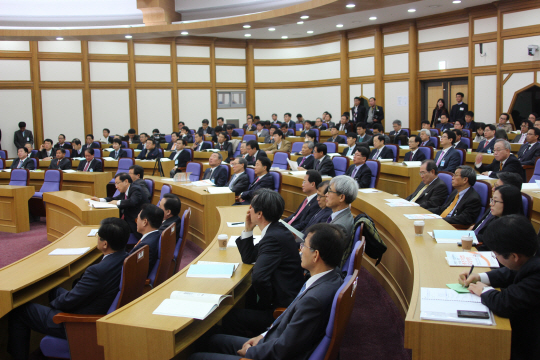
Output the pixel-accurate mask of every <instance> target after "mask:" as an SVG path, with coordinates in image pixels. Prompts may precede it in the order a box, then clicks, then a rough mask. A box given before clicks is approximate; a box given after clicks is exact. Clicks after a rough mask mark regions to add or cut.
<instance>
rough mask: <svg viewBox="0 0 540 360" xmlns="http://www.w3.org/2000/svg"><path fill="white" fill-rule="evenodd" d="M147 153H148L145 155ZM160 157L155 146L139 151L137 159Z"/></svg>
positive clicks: (159, 152)
mask: <svg viewBox="0 0 540 360" xmlns="http://www.w3.org/2000/svg"><path fill="white" fill-rule="evenodd" d="M147 154H148V155H147ZM160 158H161V151H159V149H158V148H157V147H156V148H154V149H152V150H148V149H144V150H143V151H141V153H140V154H139V156H137V159H139V160H155V159H160Z"/></svg>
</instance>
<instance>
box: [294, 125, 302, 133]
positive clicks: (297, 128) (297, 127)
mask: <svg viewBox="0 0 540 360" xmlns="http://www.w3.org/2000/svg"><path fill="white" fill-rule="evenodd" d="M294 127H295V128H296V131H300V130H302V129H303V128H304V124H295V125H294Z"/></svg>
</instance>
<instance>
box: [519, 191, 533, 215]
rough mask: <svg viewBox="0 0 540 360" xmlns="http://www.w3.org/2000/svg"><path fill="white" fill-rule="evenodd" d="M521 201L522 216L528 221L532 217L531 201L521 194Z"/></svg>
mask: <svg viewBox="0 0 540 360" xmlns="http://www.w3.org/2000/svg"><path fill="white" fill-rule="evenodd" d="M521 201H522V202H523V215H525V216H526V217H527V218H528V219H529V221H530V220H531V215H532V205H533V200H532V198H531V197H530V196H529V195H528V194H525V193H523V192H522V193H521Z"/></svg>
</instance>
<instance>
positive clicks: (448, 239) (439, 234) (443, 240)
mask: <svg viewBox="0 0 540 360" xmlns="http://www.w3.org/2000/svg"><path fill="white" fill-rule="evenodd" d="M432 236H433V238H434V239H435V241H437V243H438V244H457V243H458V242H460V241H461V237H463V236H472V237H473V244H478V239H477V238H476V235H475V234H474V231H469V230H433V235H432Z"/></svg>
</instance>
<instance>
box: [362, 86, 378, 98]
mask: <svg viewBox="0 0 540 360" xmlns="http://www.w3.org/2000/svg"><path fill="white" fill-rule="evenodd" d="M362 96H364V97H366V98H368V99H369V98H370V97H374V96H375V84H362Z"/></svg>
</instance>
